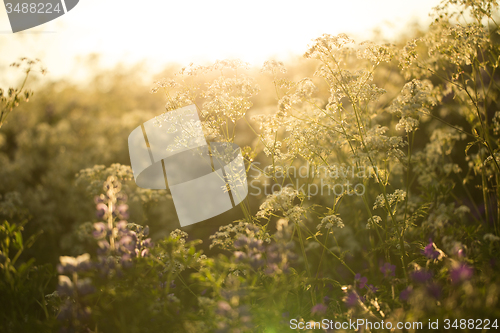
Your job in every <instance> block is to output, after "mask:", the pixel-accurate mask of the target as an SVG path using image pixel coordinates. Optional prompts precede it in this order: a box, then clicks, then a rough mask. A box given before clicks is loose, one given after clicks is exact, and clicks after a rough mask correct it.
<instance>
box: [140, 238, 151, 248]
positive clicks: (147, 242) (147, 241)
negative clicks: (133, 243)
mask: <svg viewBox="0 0 500 333" xmlns="http://www.w3.org/2000/svg"><path fill="white" fill-rule="evenodd" d="M142 246H143V247H147V248H152V247H153V246H154V243H153V241H152V240H151V238H146V239H145V240H143V241H142Z"/></svg>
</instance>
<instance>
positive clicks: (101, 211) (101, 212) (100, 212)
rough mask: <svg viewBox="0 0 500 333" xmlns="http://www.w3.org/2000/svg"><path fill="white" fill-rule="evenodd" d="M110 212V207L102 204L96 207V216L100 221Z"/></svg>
mask: <svg viewBox="0 0 500 333" xmlns="http://www.w3.org/2000/svg"><path fill="white" fill-rule="evenodd" d="M107 212H108V206H106V205H105V204H103V203H102V202H100V203H98V204H97V205H96V213H95V214H96V216H97V218H99V219H103V218H104V216H105V215H106V213H107Z"/></svg>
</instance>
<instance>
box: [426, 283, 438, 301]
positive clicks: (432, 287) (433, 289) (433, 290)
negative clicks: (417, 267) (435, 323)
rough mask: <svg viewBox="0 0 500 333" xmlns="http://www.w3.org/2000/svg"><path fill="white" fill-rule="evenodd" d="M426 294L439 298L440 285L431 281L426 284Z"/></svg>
mask: <svg viewBox="0 0 500 333" xmlns="http://www.w3.org/2000/svg"><path fill="white" fill-rule="evenodd" d="M427 294H429V295H430V296H432V297H434V298H435V299H439V298H440V297H441V287H440V286H439V285H438V284H436V283H431V284H429V285H428V286H427Z"/></svg>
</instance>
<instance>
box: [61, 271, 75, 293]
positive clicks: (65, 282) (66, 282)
mask: <svg viewBox="0 0 500 333" xmlns="http://www.w3.org/2000/svg"><path fill="white" fill-rule="evenodd" d="M57 292H58V293H59V295H61V296H72V295H73V282H72V281H71V279H70V278H69V277H67V276H66V275H59V283H58V285H57Z"/></svg>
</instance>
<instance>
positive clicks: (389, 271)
mask: <svg viewBox="0 0 500 333" xmlns="http://www.w3.org/2000/svg"><path fill="white" fill-rule="evenodd" d="M380 271H381V272H382V273H383V274H384V276H385V277H388V276H395V275H396V266H395V265H391V263H390V262H386V263H385V264H384V265H383V266H382V267H380Z"/></svg>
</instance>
